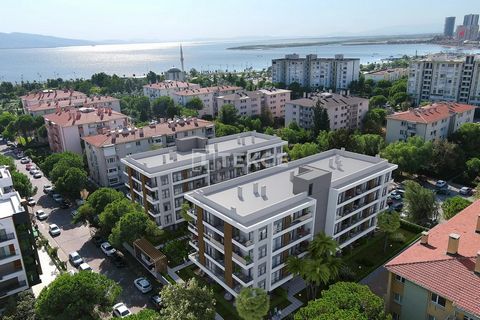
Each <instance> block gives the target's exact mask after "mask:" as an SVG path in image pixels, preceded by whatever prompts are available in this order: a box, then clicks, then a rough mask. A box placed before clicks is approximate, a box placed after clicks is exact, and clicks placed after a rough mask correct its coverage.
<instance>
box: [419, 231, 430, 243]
mask: <svg viewBox="0 0 480 320" xmlns="http://www.w3.org/2000/svg"><path fill="white" fill-rule="evenodd" d="M420 243H421V244H423V245H428V231H423V232H422V237H421V238H420Z"/></svg>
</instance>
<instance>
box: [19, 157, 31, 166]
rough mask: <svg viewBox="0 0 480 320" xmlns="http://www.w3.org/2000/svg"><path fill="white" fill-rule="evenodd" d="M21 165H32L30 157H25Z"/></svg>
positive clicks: (21, 160)
mask: <svg viewBox="0 0 480 320" xmlns="http://www.w3.org/2000/svg"><path fill="white" fill-rule="evenodd" d="M20 163H21V164H27V163H30V159H29V158H28V157H23V158H22V159H20Z"/></svg>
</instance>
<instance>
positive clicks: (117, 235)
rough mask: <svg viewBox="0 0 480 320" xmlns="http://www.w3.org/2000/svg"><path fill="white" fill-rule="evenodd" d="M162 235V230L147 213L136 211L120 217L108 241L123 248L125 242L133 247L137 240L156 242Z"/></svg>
mask: <svg viewBox="0 0 480 320" xmlns="http://www.w3.org/2000/svg"><path fill="white" fill-rule="evenodd" d="M161 234H162V230H160V229H158V227H157V224H156V223H155V222H154V221H153V220H151V219H150V218H149V217H148V216H147V214H146V213H144V212H142V211H138V210H135V211H130V212H127V213H125V214H124V215H123V216H122V217H120V219H119V220H118V222H117V223H116V224H115V227H113V229H112V233H111V234H110V236H109V237H108V240H109V241H110V242H111V243H112V244H113V245H114V246H116V247H121V246H122V245H123V243H124V242H126V243H128V244H129V245H132V244H133V242H134V241H135V240H137V239H140V238H142V237H146V238H147V239H150V240H151V242H156V240H157V239H158V238H159V237H160V236H161Z"/></svg>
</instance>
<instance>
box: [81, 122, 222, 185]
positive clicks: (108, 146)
mask: <svg viewBox="0 0 480 320" xmlns="http://www.w3.org/2000/svg"><path fill="white" fill-rule="evenodd" d="M191 136H199V137H204V138H214V137H215V125H214V123H213V122H209V121H206V120H201V119H197V118H176V119H172V120H168V121H163V122H160V123H154V122H152V123H151V124H150V125H149V126H146V127H143V128H136V127H125V128H123V129H119V130H112V131H107V132H106V133H103V134H97V135H93V136H88V137H84V138H83V141H84V142H85V152H86V155H87V162H88V168H89V172H90V178H91V179H92V180H93V181H95V183H97V184H98V185H100V186H102V187H113V188H116V187H123V186H124V183H125V182H126V177H125V175H124V174H123V172H124V171H125V166H124V164H123V163H122V162H121V161H120V159H122V158H125V157H126V156H128V155H132V154H136V153H140V152H145V151H150V150H153V149H158V148H164V147H171V146H174V145H175V141H176V139H177V138H184V137H191Z"/></svg>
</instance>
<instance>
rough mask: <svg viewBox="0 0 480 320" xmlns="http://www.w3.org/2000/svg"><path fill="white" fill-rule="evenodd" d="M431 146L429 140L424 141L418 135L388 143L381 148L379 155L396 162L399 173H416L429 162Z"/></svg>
mask: <svg viewBox="0 0 480 320" xmlns="http://www.w3.org/2000/svg"><path fill="white" fill-rule="evenodd" d="M432 148H433V146H432V143H431V142H425V141H423V139H422V138H419V137H411V138H408V140H407V141H406V142H404V141H396V142H393V143H390V144H389V145H388V146H387V147H386V148H385V149H383V151H382V152H381V156H382V157H383V158H386V159H387V160H388V161H390V162H391V163H395V164H397V165H398V171H399V172H400V173H401V172H408V173H418V172H419V171H420V170H421V169H422V168H425V167H427V165H428V164H429V160H430V158H431V156H432Z"/></svg>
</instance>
